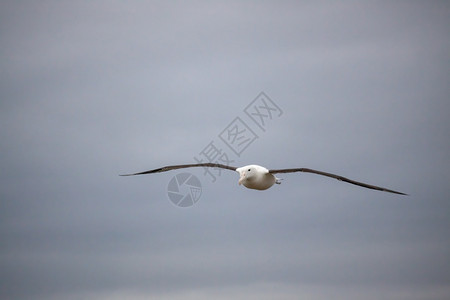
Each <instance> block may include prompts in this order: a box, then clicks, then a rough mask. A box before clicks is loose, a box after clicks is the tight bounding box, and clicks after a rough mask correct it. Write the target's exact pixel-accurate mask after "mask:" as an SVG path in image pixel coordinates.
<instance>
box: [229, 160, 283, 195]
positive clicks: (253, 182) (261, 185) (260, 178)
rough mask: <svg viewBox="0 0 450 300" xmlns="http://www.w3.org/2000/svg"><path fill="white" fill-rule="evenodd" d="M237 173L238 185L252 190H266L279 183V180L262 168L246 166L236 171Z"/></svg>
mask: <svg viewBox="0 0 450 300" xmlns="http://www.w3.org/2000/svg"><path fill="white" fill-rule="evenodd" d="M236 171H237V172H239V175H240V178H239V184H242V185H244V186H245V187H246V188H249V189H254V190H267V189H268V188H270V187H271V186H272V185H274V184H275V183H280V182H279V179H278V178H276V177H275V176H274V175H272V174H271V173H269V170H267V169H266V168H264V167H261V166H258V165H248V166H244V167H240V168H237V169H236Z"/></svg>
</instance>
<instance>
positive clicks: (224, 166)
mask: <svg viewBox="0 0 450 300" xmlns="http://www.w3.org/2000/svg"><path fill="white" fill-rule="evenodd" d="M195 167H209V168H221V169H227V170H232V171H236V167H231V166H227V165H222V164H214V163H201V164H187V165H174V166H165V167H162V168H158V169H154V170H149V171H144V172H139V173H132V174H123V175H120V176H133V175H144V174H152V173H161V172H167V171H171V170H176V169H184V168H195Z"/></svg>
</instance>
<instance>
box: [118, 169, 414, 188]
mask: <svg viewBox="0 0 450 300" xmlns="http://www.w3.org/2000/svg"><path fill="white" fill-rule="evenodd" d="M193 167H208V168H221V169H227V170H232V171H236V172H238V173H239V176H240V178H239V181H238V183H239V185H241V184H242V185H244V186H245V187H247V188H249V189H254V190H267V189H268V188H270V187H271V186H272V185H274V184H275V183H276V184H280V183H281V181H280V178H277V177H275V175H274V174H277V173H293V172H306V173H314V174H318V175H323V176H327V177H331V178H335V179H337V180H339V181H344V182H348V183H351V184H354V185H359V186H362V187H365V188H368V189H372V190H378V191H383V192H389V193H394V194H399V195H407V194H405V193H401V192H397V191H393V190H389V189H387V188H384V187H380V186H375V185H370V184H367V183H363V182H358V181H354V180H351V179H348V178H345V177H342V176H339V175H335V174H331V173H326V172H322V171H317V170H313V169H308V168H293V169H278V170H268V169H266V168H264V167H261V166H258V165H248V166H244V167H240V168H236V167H232V166H227V165H222V164H215V163H200V164H187V165H174V166H166V167H162V168H158V169H154V170H149V171H144V172H139V173H133V174H123V175H120V176H133V175H144V174H153V173H160V172H166V171H170V170H176V169H183V168H193Z"/></svg>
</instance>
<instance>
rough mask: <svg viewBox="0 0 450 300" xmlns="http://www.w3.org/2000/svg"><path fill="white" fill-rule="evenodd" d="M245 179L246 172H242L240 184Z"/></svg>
mask: <svg viewBox="0 0 450 300" xmlns="http://www.w3.org/2000/svg"><path fill="white" fill-rule="evenodd" d="M244 179H245V172H242V174H241V177H240V178H239V181H238V183H239V185H241V184H242V181H244Z"/></svg>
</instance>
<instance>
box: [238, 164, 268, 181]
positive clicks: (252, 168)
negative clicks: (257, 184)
mask: <svg viewBox="0 0 450 300" xmlns="http://www.w3.org/2000/svg"><path fill="white" fill-rule="evenodd" d="M260 169H261V170H260ZM262 169H265V168H262V167H260V166H257V165H248V166H244V167H240V168H237V169H236V171H238V172H239V181H238V183H239V185H241V184H243V185H244V186H247V183H251V182H252V181H255V180H257V178H258V177H260V176H261V173H265V172H264V170H262Z"/></svg>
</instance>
